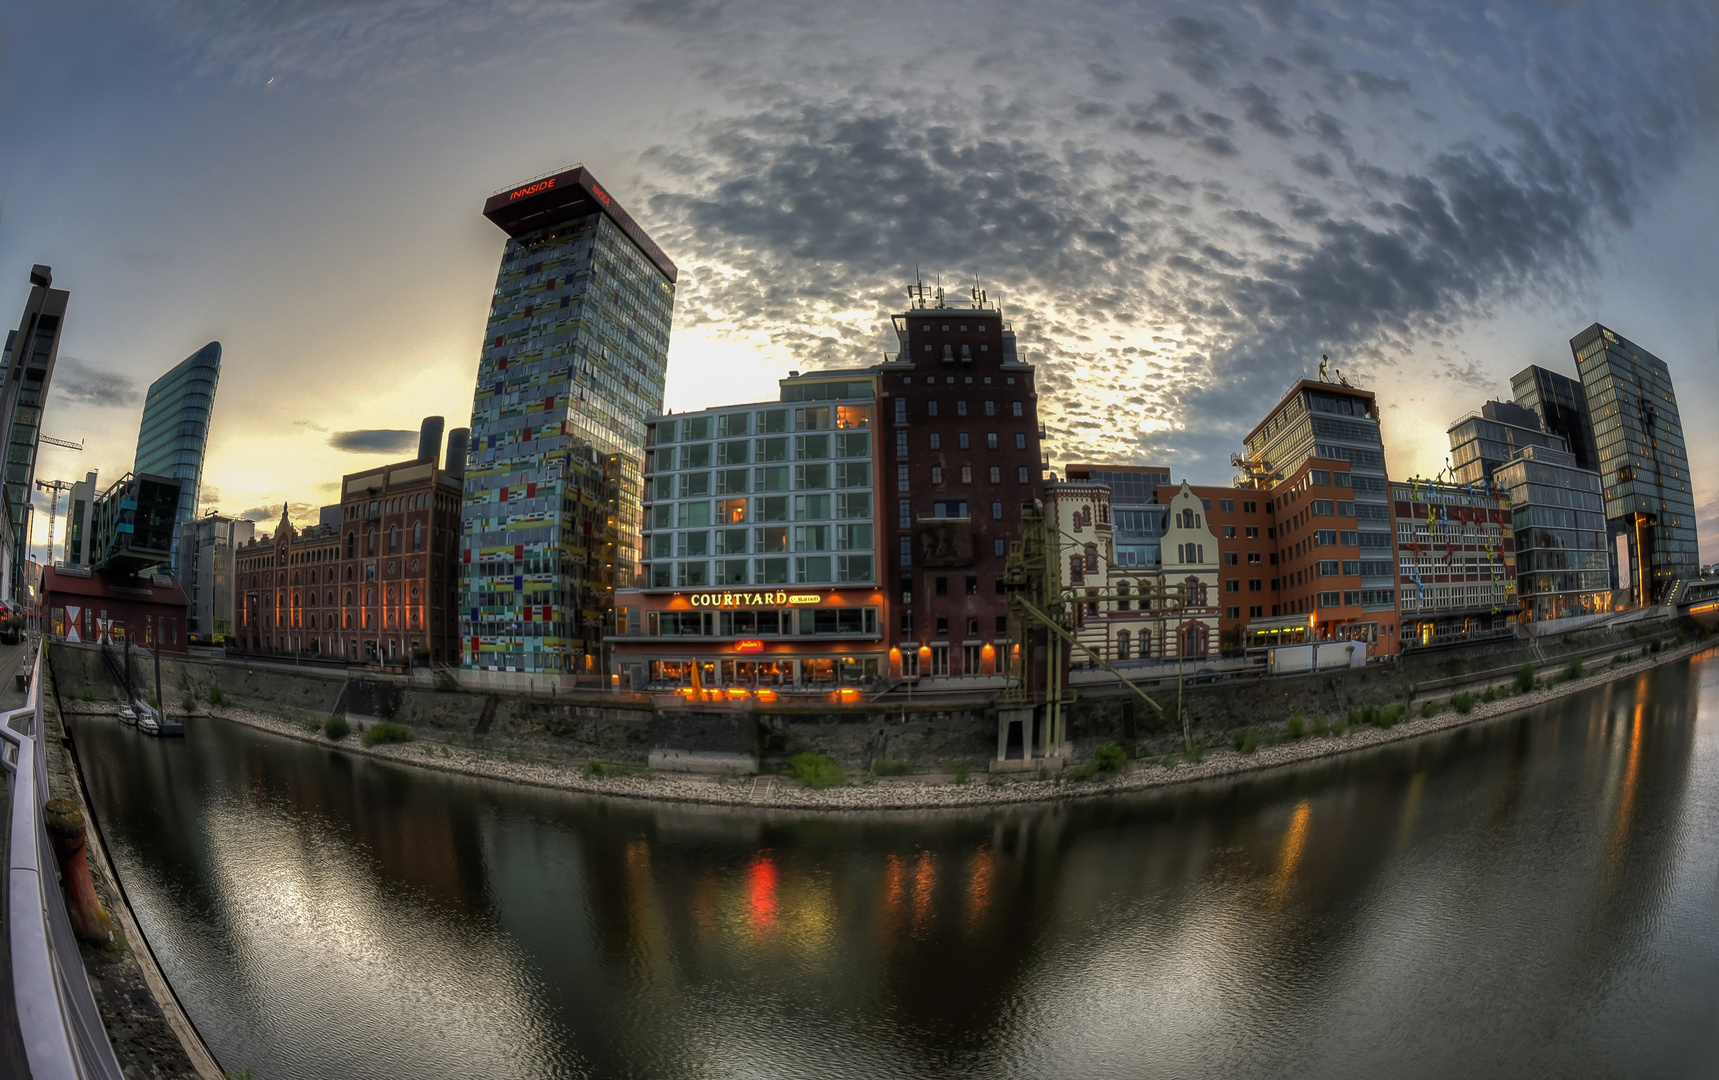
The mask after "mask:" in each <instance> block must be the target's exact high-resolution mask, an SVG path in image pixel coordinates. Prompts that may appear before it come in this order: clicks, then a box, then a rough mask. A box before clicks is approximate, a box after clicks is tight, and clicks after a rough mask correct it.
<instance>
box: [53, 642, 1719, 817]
mask: <svg viewBox="0 0 1719 1080" xmlns="http://www.w3.org/2000/svg"><path fill="white" fill-rule="evenodd" d="M1716 647H1719V646H1715V645H1714V644H1712V643H1711V642H1710V641H1707V640H1697V641H1694V642H1688V643H1685V644H1681V645H1676V646H1672V647H1669V648H1663V649H1660V650H1659V651H1657V652H1648V651H1647V650H1646V649H1645V648H1644V650H1643V651H1644V652H1647V655H1645V656H1638V655H1636V654H1634V653H1633V652H1631V651H1630V649H1629V647H1627V646H1619V650H1620V651H1619V653H1618V655H1616V656H1615V657H1614V660H1613V662H1612V663H1611V664H1610V665H1608V666H1606V667H1604V668H1603V669H1598V670H1594V671H1593V672H1592V673H1584V674H1582V675H1580V676H1576V677H1558V678H1556V680H1555V681H1552V680H1544V679H1543V680H1539V681H1538V683H1537V684H1536V689H1533V690H1529V691H1526V692H1522V693H1517V692H1514V691H1513V690H1512V689H1511V687H1510V685H1509V683H1508V680H1503V681H1500V682H1496V683H1492V684H1491V685H1490V687H1488V686H1482V685H1475V686H1473V687H1471V688H1469V690H1468V691H1465V692H1464V693H1463V694H1460V695H1453V697H1456V698H1461V699H1465V700H1464V701H1463V704H1464V705H1465V706H1466V707H1467V711H1462V710H1461V709H1459V708H1458V706H1457V704H1456V703H1455V702H1454V701H1452V700H1451V699H1444V700H1442V701H1441V700H1438V699H1426V698H1411V700H1410V701H1409V702H1408V703H1407V708H1408V710H1409V712H1408V716H1407V717H1405V718H1403V719H1400V720H1398V721H1397V722H1395V723H1394V724H1392V725H1391V726H1389V727H1381V726H1378V725H1376V724H1349V723H1345V722H1343V721H1342V720H1341V719H1339V720H1338V723H1337V726H1336V727H1335V729H1332V728H1329V727H1326V726H1324V725H1323V724H1321V725H1319V726H1318V730H1319V731H1320V732H1322V733H1318V734H1315V733H1304V734H1302V735H1301V736H1300V737H1297V738H1290V737H1287V734H1286V733H1285V732H1283V731H1282V730H1281V725H1279V726H1278V727H1277V728H1273V727H1269V726H1268V727H1265V728H1263V729H1261V731H1260V732H1259V734H1260V735H1261V736H1262V739H1263V741H1262V743H1261V744H1260V745H1259V746H1258V747H1257V749H1253V750H1252V751H1251V752H1247V753H1244V752H1240V751H1238V750H1236V749H1231V748H1227V747H1207V748H1204V749H1203V752H1197V753H1195V754H1193V755H1187V754H1181V755H1174V754H1173V755H1165V756H1162V757H1152V758H1138V759H1135V760H1132V761H1128V762H1127V763H1126V764H1125V765H1124V766H1123V767H1121V768H1119V769H1116V770H1114V771H1094V770H1092V769H1090V768H1081V769H1074V770H1068V771H1064V769H1063V768H1062V767H1061V766H1062V765H1063V764H1064V763H1061V762H1057V763H1054V764H1055V765H1056V766H1057V768H1055V769H1054V771H1053V769H1052V768H1051V767H1049V766H1047V767H1046V768H1044V769H1041V770H1040V771H1039V772H1038V773H1036V774H1035V773H1031V772H1024V773H1005V774H992V775H989V776H987V775H984V774H979V775H977V776H972V777H967V776H963V775H961V774H960V773H956V774H953V775H934V776H917V777H877V776H870V775H866V776H859V777H854V778H852V779H850V780H849V781H848V782H846V783H841V784H837V785H834V786H829V787H824V788H811V787H805V786H802V785H800V784H799V783H798V782H797V781H795V780H794V779H793V778H792V777H790V776H783V775H774V774H765V775H744V776H740V775H734V776H696V775H683V774H669V773H660V772H653V771H651V770H649V769H645V768H641V767H639V766H637V765H634V764H629V763H602V762H598V763H597V766H596V767H593V766H592V765H590V764H587V765H585V766H583V767H579V766H574V765H571V764H569V763H567V762H566V761H565V760H554V759H550V758H547V757H543V756H539V755H536V754H533V753H532V752H531V751H530V750H529V749H521V748H517V747H493V746H485V745H474V744H462V743H453V742H444V741H438V740H434V739H429V738H416V739H414V740H413V741H410V742H401V743H380V744H377V745H374V746H366V745H364V743H363V742H362V740H361V738H360V736H359V734H358V733H357V732H354V733H353V734H350V735H348V736H347V737H345V738H343V739H339V740H332V739H329V738H328V737H327V736H326V735H325V734H323V730H322V727H321V726H320V725H318V724H317V723H315V721H314V720H294V719H289V718H283V717H281V716H278V715H272V714H270V713H266V712H262V711H260V710H257V709H252V708H245V707H239V706H234V705H230V704H229V705H225V706H221V707H218V708H215V709H214V710H213V711H200V712H199V713H198V714H196V715H193V716H191V717H190V718H188V719H187V721H186V722H187V725H188V726H189V725H194V724H197V723H210V722H217V723H218V722H230V723H237V724H243V725H245V726H247V727H251V728H255V729H257V730H259V731H265V732H268V733H270V734H274V735H278V736H281V737H283V738H289V739H295V740H299V741H301V742H310V743H317V744H321V745H324V746H327V747H329V748H330V749H333V750H338V751H340V752H342V753H348V754H354V755H359V756H363V757H369V758H374V759H377V760H380V761H389V762H394V763H397V764H402V765H410V766H414V767H418V768H427V769H434V770H439V771H443V772H451V773H458V774H463V775H467V776H473V777H480V778H484V779H491V780H500V781H503V782H507V783H515V784H527V785H532V786H536V787H544V788H552V789H557V790H563V791H572V792H578V793H581V794H589V795H597V796H606V797H611V798H626V799H645V800H653V801H661V802H675V803H698V804H708V805H715V806H745V807H756V808H761V809H766V808H767V809H780V810H803V811H843V810H869V811H875V810H936V809H968V808H975V807H984V806H991V805H1004V804H1011V803H1029V802H1049V801H1056V800H1062V799H1077V798H1091V797H1095V796H1107V795H1119V794H1126V793H1130V792H1140V791H1150V790H1153V789H1157V788H1164V787H1169V786H1173V785H1180V784H1189V783H1197V782H1200V781H1206V780H1215V779H1220V778H1225V777H1231V776H1237V775H1240V774H1244V773H1252V772H1259V771H1263V770H1268V769H1275V768H1280V767H1283V766H1288V765H1294V764H1298V763H1302V762H1308V761H1314V760H1317V759H1320V758H1327V757H1332V756H1335V755H1338V754H1346V753H1354V752H1357V751H1362V750H1367V749H1370V748H1373V747H1378V746H1383V745H1386V744H1389V743H1396V742H1402V741H1404V740H1409V739H1415V738H1419V737H1422V736H1426V735H1431V734H1435V733H1438V732H1444V731H1449V730H1451V729H1453V728H1459V727H1463V726H1466V725H1472V724H1478V723H1482V722H1485V721H1488V720H1493V719H1497V718H1499V717H1503V716H1507V715H1510V714H1512V713H1518V712H1523V711H1526V710H1529V709H1534V708H1538V707H1540V706H1542V705H1546V704H1548V703H1550V702H1554V701H1557V700H1560V699H1562V698H1566V697H1570V696H1573V695H1575V694H1579V693H1582V692H1584V691H1587V690H1591V689H1594V688H1596V687H1599V686H1603V685H1605V684H1606V683H1608V682H1613V681H1616V680H1620V679H1627V678H1631V677H1633V676H1636V675H1639V674H1640V673H1641V672H1643V671H1647V670H1649V669H1651V668H1653V667H1656V666H1659V665H1662V664H1666V663H1671V662H1674V661H1677V660H1682V659H1684V658H1686V657H1689V656H1693V655H1695V654H1697V653H1699V652H1702V651H1705V650H1708V649H1712V648H1716ZM1626 655H1627V656H1629V659H1624V657H1625V656H1626ZM1548 682H1551V685H1547V683H1548ZM1489 688H1490V690H1491V691H1492V693H1493V694H1494V695H1497V696H1496V697H1495V699H1494V700H1491V701H1486V700H1483V696H1484V694H1485V691H1486V690H1487V689H1489ZM1429 702H1430V703H1431V704H1432V705H1433V706H1434V708H1435V710H1436V711H1433V713H1432V715H1421V711H1422V710H1425V709H1426V706H1427V705H1428V703H1429ZM64 708H65V710H66V711H67V712H78V711H82V712H88V713H104V712H105V713H111V712H112V706H111V705H107V704H105V703H91V702H79V701H72V700H67V701H65V702H64ZM599 769H600V771H599ZM1075 776H1080V777H1081V778H1080V779H1074V777H1075Z"/></svg>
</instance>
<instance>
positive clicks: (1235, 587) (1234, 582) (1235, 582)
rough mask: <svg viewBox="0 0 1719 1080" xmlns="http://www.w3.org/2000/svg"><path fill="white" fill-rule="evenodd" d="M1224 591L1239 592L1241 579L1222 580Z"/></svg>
mask: <svg viewBox="0 0 1719 1080" xmlns="http://www.w3.org/2000/svg"><path fill="white" fill-rule="evenodd" d="M1224 591H1225V592H1241V578H1225V579H1224Z"/></svg>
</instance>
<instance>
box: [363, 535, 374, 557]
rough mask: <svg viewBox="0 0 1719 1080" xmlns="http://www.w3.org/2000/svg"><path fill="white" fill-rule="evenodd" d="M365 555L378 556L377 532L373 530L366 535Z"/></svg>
mask: <svg viewBox="0 0 1719 1080" xmlns="http://www.w3.org/2000/svg"><path fill="white" fill-rule="evenodd" d="M364 554H366V555H374V554H376V530H375V529H371V530H370V531H369V532H368V533H366V534H365V535H364Z"/></svg>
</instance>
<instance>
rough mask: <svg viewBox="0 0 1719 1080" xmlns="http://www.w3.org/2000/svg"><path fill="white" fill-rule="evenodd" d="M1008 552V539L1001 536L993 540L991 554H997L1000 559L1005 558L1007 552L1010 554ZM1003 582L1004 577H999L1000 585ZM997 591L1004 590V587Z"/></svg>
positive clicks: (998, 582)
mask: <svg viewBox="0 0 1719 1080" xmlns="http://www.w3.org/2000/svg"><path fill="white" fill-rule="evenodd" d="M1008 553H1009V551H1008V541H1006V540H1003V539H1002V538H1000V537H999V538H998V539H996V540H993V541H991V554H992V555H995V556H996V557H997V558H999V559H1001V558H1003V557H1004V556H1005V555H1007V554H1008ZM1002 583H1003V579H1002V578H998V579H997V584H998V585H999V586H1001V585H1002ZM997 591H998V592H1002V591H1003V590H1002V589H1001V588H998V590H997Z"/></svg>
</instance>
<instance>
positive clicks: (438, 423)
mask: <svg viewBox="0 0 1719 1080" xmlns="http://www.w3.org/2000/svg"><path fill="white" fill-rule="evenodd" d="M441 445H442V418H441V417H439V416H426V417H424V422H423V423H422V424H420V425H419V426H418V460H419V461H434V460H436V450H437V448H439V447H440V446H441Z"/></svg>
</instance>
